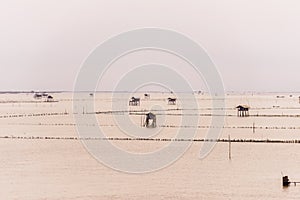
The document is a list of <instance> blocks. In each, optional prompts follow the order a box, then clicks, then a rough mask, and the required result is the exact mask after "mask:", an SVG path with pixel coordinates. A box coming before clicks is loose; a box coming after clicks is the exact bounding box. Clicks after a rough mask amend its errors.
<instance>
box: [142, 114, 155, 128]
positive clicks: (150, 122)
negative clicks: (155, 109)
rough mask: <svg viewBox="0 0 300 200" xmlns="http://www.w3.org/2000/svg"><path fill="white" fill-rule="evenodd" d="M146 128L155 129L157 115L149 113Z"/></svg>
mask: <svg viewBox="0 0 300 200" xmlns="http://www.w3.org/2000/svg"><path fill="white" fill-rule="evenodd" d="M144 126H145V127H147V128H155V127H156V115H155V114H153V113H151V112H149V113H147V114H146V119H145V123H144Z"/></svg>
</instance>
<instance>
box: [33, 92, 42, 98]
mask: <svg viewBox="0 0 300 200" xmlns="http://www.w3.org/2000/svg"><path fill="white" fill-rule="evenodd" d="M33 98H35V99H41V98H43V95H41V94H38V93H35V94H34V96H33Z"/></svg>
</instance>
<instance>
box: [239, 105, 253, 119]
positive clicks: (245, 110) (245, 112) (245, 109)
mask: <svg viewBox="0 0 300 200" xmlns="http://www.w3.org/2000/svg"><path fill="white" fill-rule="evenodd" d="M236 108H237V116H238V117H248V116H249V109H250V107H249V106H247V105H239V106H237V107H236Z"/></svg>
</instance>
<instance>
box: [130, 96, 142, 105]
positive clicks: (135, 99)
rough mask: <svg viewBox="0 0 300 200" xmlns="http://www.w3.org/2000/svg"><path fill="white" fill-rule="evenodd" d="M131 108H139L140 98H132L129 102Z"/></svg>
mask: <svg viewBox="0 0 300 200" xmlns="http://www.w3.org/2000/svg"><path fill="white" fill-rule="evenodd" d="M129 105H130V106H139V105H140V98H135V97H131V99H130V100H129Z"/></svg>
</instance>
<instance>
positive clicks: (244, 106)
mask: <svg viewBox="0 0 300 200" xmlns="http://www.w3.org/2000/svg"><path fill="white" fill-rule="evenodd" d="M236 108H250V106H248V105H238V106H237V107H236Z"/></svg>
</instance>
